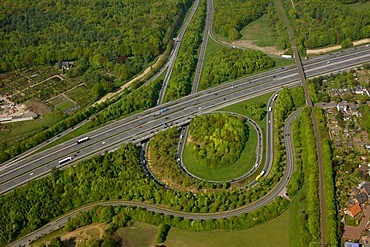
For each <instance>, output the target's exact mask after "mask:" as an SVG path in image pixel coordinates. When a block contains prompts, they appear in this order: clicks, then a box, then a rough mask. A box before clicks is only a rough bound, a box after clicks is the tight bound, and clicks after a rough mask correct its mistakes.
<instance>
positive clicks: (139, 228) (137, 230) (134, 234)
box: [116, 222, 158, 247]
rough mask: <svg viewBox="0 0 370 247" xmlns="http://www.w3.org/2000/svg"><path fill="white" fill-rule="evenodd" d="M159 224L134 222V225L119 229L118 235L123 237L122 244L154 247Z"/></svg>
mask: <svg viewBox="0 0 370 247" xmlns="http://www.w3.org/2000/svg"><path fill="white" fill-rule="evenodd" d="M157 228H158V227H157V226H153V225H149V224H146V223H142V222H134V224H133V225H132V226H128V227H123V228H120V229H118V230H117V232H116V235H117V236H120V237H123V240H122V246H125V247H152V246H153V244H154V240H155V236H156V234H157Z"/></svg>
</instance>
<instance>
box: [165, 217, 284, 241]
mask: <svg viewBox="0 0 370 247" xmlns="http://www.w3.org/2000/svg"><path fill="white" fill-rule="evenodd" d="M289 218H290V216H289V212H284V213H283V214H282V215H281V216H279V217H277V218H275V219H273V220H271V221H269V222H266V223H264V224H262V225H259V226H256V227H254V228H251V229H248V230H242V231H212V232H190V231H184V230H179V229H177V228H171V230H170V232H169V234H168V237H167V240H166V242H165V243H164V244H165V245H166V246H167V247H175V246H176V247H188V246H189V247H190V246H191V247H224V246H228V247H239V246H240V247H245V246H248V247H254V246H256V247H264V246H265V247H274V246H276V247H288V246H290V245H289V231H288V229H289Z"/></svg>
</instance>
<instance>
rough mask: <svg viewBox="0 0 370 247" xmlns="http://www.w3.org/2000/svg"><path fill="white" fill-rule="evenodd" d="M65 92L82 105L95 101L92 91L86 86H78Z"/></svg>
mask: <svg viewBox="0 0 370 247" xmlns="http://www.w3.org/2000/svg"><path fill="white" fill-rule="evenodd" d="M65 94H66V95H67V96H68V97H69V98H71V99H72V100H73V101H75V102H76V103H77V104H78V105H79V106H81V107H84V106H87V105H88V104H89V103H92V102H93V101H94V97H93V96H92V94H91V93H90V90H89V89H87V88H86V87H85V86H79V87H76V88H75V89H73V90H71V91H68V92H66V93H65Z"/></svg>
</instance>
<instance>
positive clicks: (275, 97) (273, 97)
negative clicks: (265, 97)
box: [272, 93, 278, 101]
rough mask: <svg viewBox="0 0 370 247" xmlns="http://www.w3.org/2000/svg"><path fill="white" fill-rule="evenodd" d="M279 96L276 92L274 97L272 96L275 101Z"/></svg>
mask: <svg viewBox="0 0 370 247" xmlns="http://www.w3.org/2000/svg"><path fill="white" fill-rule="evenodd" d="M277 96H278V95H277V93H276V94H275V95H274V97H273V98H272V100H273V101H275V100H276V98H277Z"/></svg>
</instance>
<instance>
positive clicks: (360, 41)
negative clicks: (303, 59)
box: [306, 39, 370, 55]
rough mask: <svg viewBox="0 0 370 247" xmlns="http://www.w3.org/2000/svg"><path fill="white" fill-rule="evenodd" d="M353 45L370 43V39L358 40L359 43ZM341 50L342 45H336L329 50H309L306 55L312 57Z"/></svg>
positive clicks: (328, 48)
mask: <svg viewBox="0 0 370 247" xmlns="http://www.w3.org/2000/svg"><path fill="white" fill-rule="evenodd" d="M352 43H353V45H362V44H366V43H370V39H360V40H357V41H353V42H352ZM341 48H342V47H341V46H340V45H335V46H332V47H327V48H320V49H307V51H306V53H307V54H308V55H310V54H321V53H327V52H331V51H335V50H339V49H341Z"/></svg>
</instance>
